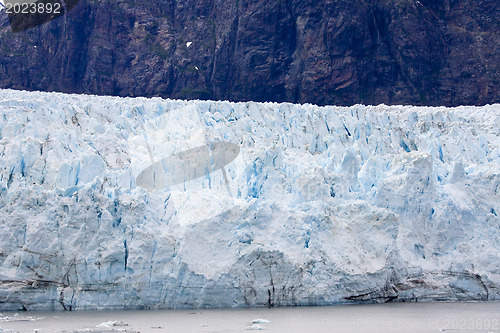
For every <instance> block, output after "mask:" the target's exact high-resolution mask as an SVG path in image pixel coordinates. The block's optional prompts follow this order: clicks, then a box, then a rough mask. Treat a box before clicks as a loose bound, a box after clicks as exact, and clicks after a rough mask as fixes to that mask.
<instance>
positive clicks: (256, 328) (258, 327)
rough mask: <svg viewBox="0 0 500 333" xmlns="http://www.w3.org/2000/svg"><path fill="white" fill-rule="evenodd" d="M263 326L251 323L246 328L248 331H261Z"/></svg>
mask: <svg viewBox="0 0 500 333" xmlns="http://www.w3.org/2000/svg"><path fill="white" fill-rule="evenodd" d="M263 329H264V327H263V326H262V325H259V324H253V325H252V326H248V328H247V330H249V331H262V330H263Z"/></svg>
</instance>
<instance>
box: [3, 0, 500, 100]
mask: <svg viewBox="0 0 500 333" xmlns="http://www.w3.org/2000/svg"><path fill="white" fill-rule="evenodd" d="M499 17H500V12H499V8H498V4H497V1H495V0H479V1H472V0H466V1H457V0H440V1H430V0H420V1H414V0H371V1H368V0H363V1H346V0H338V1H332V0H273V1H268V0H256V1H248V0H186V1H174V0H168V1H167V0H153V1H134V0H116V1H115V0H113V1H110V0H103V1H94V0H81V1H80V2H79V3H78V5H77V6H76V7H75V8H74V9H73V10H71V11H70V12H68V13H67V14H66V15H63V16H61V17H59V18H56V19H54V20H52V21H50V22H49V23H46V24H44V25H41V26H39V27H36V28H33V29H30V30H27V31H24V32H19V33H13V32H12V31H11V28H10V27H9V21H8V19H7V16H6V15H5V14H3V15H1V17H0V55H1V57H0V87H2V88H14V89H28V90H42V91H61V92H76V93H91V94H99V95H118V96H160V97H173V98H183V99H216V100H217V99H219V100H226V99H227V100H233V101H248V100H252V101H277V102H281V101H288V102H294V103H304V102H309V103H314V104H319V105H324V104H336V105H352V104H355V103H363V104H379V103H386V104H413V105H445V106H455V105H462V104H466V105H483V104H487V103H495V102H499V101H500V99H499V96H500V95H499V91H498V87H499V86H500V84H499V77H500V74H499V64H500V61H499V57H498V55H499V54H500V50H499V45H500V35H499V31H500V21H499V19H498V18H499Z"/></svg>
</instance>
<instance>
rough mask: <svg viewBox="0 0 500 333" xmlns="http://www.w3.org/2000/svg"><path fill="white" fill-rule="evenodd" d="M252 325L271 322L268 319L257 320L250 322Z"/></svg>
mask: <svg viewBox="0 0 500 333" xmlns="http://www.w3.org/2000/svg"><path fill="white" fill-rule="evenodd" d="M250 323H251V324H269V323H270V321H269V320H267V319H262V318H257V319H254V320H252V321H251V322H250Z"/></svg>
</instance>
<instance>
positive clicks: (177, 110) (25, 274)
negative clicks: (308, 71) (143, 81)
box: [0, 90, 500, 310]
mask: <svg viewBox="0 0 500 333" xmlns="http://www.w3.org/2000/svg"><path fill="white" fill-rule="evenodd" d="M499 124H500V105H491V106H484V107H457V108H444V107H441V108H426V107H411V106H393V107H389V106H384V105H380V106H361V105H356V106H353V107H317V106H313V105H293V104H274V103H251V102H249V103H229V102H209V101H179V100H163V99H155V98H153V99H145V98H135V99H134V98H118V97H96V96H85V95H64V94H55V93H36V92H21V91H13V90H0V309H1V310H6V309H12V310H15V309H28V310H32V309H37V310H42V309H46V310H51V309H61V310H62V309H66V310H75V309H96V308H99V309H123V308H126V309H128V308H134V309H138V308H139V309H140V308H146V309H148V308H184V307H236V306H280V305H281V306H285V305H324V304H334V303H352V302H386V301H391V300H393V301H432V300H449V301H457V300H499V299H500V220H499V217H498V214H499V213H500V200H499V198H500V176H499V174H498V173H499V171H500V164H499V162H500V139H499V135H500V126H499ZM214 145H217V146H215V147H216V148H217V147H223V148H224V147H226V148H227V147H233V148H234V147H236V148H234V149H233V150H230V151H229V152H224V151H220V149H219V151H217V149H212V148H213V147H214ZM221 145H222V146H221ZM200 147H208V148H207V149H208V151H209V155H206V154H205V152H206V150H203V149H205V148H203V149H201V148H200ZM210 147H211V148H210ZM226 148H224V149H226ZM200 149H201V150H200ZM210 149H212V150H210ZM221 149H222V148H221ZM204 154H205V155H204ZM200 156H202V157H200ZM204 160H210V161H211V162H210V163H211V164H209V165H208V167H206V166H204V164H203V163H202V162H203V161H204ZM214 160H217V161H218V162H217V161H215V162H214ZM200 161H201V162H200ZM200 165H201V167H200ZM165 168H171V171H169V172H170V173H169V174H168V175H167V174H166V173H162V172H163V171H164V170H165ZM203 168H205V169H203ZM169 170H170V169H169ZM138 184H139V185H141V186H138Z"/></svg>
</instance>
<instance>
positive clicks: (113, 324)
mask: <svg viewBox="0 0 500 333" xmlns="http://www.w3.org/2000/svg"><path fill="white" fill-rule="evenodd" d="M123 326H128V324H127V323H126V322H123V321H121V320H114V321H106V322H104V323H100V324H99V325H97V326H96V327H98V328H107V327H123Z"/></svg>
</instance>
